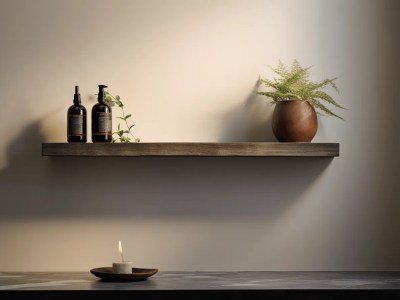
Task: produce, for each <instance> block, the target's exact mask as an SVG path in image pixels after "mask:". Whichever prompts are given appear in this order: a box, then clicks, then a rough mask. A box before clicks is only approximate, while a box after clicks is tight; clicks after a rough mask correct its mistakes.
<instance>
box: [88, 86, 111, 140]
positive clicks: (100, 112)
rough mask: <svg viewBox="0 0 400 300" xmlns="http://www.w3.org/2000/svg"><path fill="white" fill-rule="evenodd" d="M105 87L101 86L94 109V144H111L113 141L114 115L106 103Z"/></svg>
mask: <svg viewBox="0 0 400 300" xmlns="http://www.w3.org/2000/svg"><path fill="white" fill-rule="evenodd" d="M105 88H107V86H105V85H99V94H98V97H97V100H98V102H99V103H96V104H95V105H94V106H93V109H92V142H93V143H109V142H111V141H112V114H111V107H110V106H108V105H107V104H106V103H105V102H104V99H105V96H106V95H105V91H104V89H105Z"/></svg>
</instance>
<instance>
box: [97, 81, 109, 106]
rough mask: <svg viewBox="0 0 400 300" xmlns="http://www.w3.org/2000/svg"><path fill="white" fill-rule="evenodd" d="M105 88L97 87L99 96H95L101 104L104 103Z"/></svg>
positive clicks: (102, 86)
mask: <svg viewBox="0 0 400 300" xmlns="http://www.w3.org/2000/svg"><path fill="white" fill-rule="evenodd" d="M105 88H107V86H106V85H103V84H100V85H99V94H98V95H97V100H98V101H99V102H101V103H103V102H104V98H105V92H104V89H105Z"/></svg>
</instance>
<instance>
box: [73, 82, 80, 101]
mask: <svg viewBox="0 0 400 300" xmlns="http://www.w3.org/2000/svg"><path fill="white" fill-rule="evenodd" d="M74 103H75V104H81V94H79V86H78V85H76V86H75V94H74Z"/></svg>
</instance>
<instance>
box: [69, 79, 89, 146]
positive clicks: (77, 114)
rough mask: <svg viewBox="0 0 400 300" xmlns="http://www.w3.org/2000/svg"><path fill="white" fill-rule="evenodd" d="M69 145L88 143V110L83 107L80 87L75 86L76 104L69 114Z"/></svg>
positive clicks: (70, 108) (71, 107)
mask: <svg viewBox="0 0 400 300" xmlns="http://www.w3.org/2000/svg"><path fill="white" fill-rule="evenodd" d="M67 139H68V143H86V140H87V137H86V108H85V107H84V106H82V105H81V95H80V94H79V86H75V94H74V104H73V105H72V106H70V107H69V108H68V113H67Z"/></svg>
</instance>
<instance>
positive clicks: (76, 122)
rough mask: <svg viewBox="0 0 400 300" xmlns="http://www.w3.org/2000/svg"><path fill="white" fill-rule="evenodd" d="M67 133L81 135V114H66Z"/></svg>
mask: <svg viewBox="0 0 400 300" xmlns="http://www.w3.org/2000/svg"><path fill="white" fill-rule="evenodd" d="M68 119H69V122H68V135H74V136H81V135H83V116H82V115H68Z"/></svg>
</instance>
